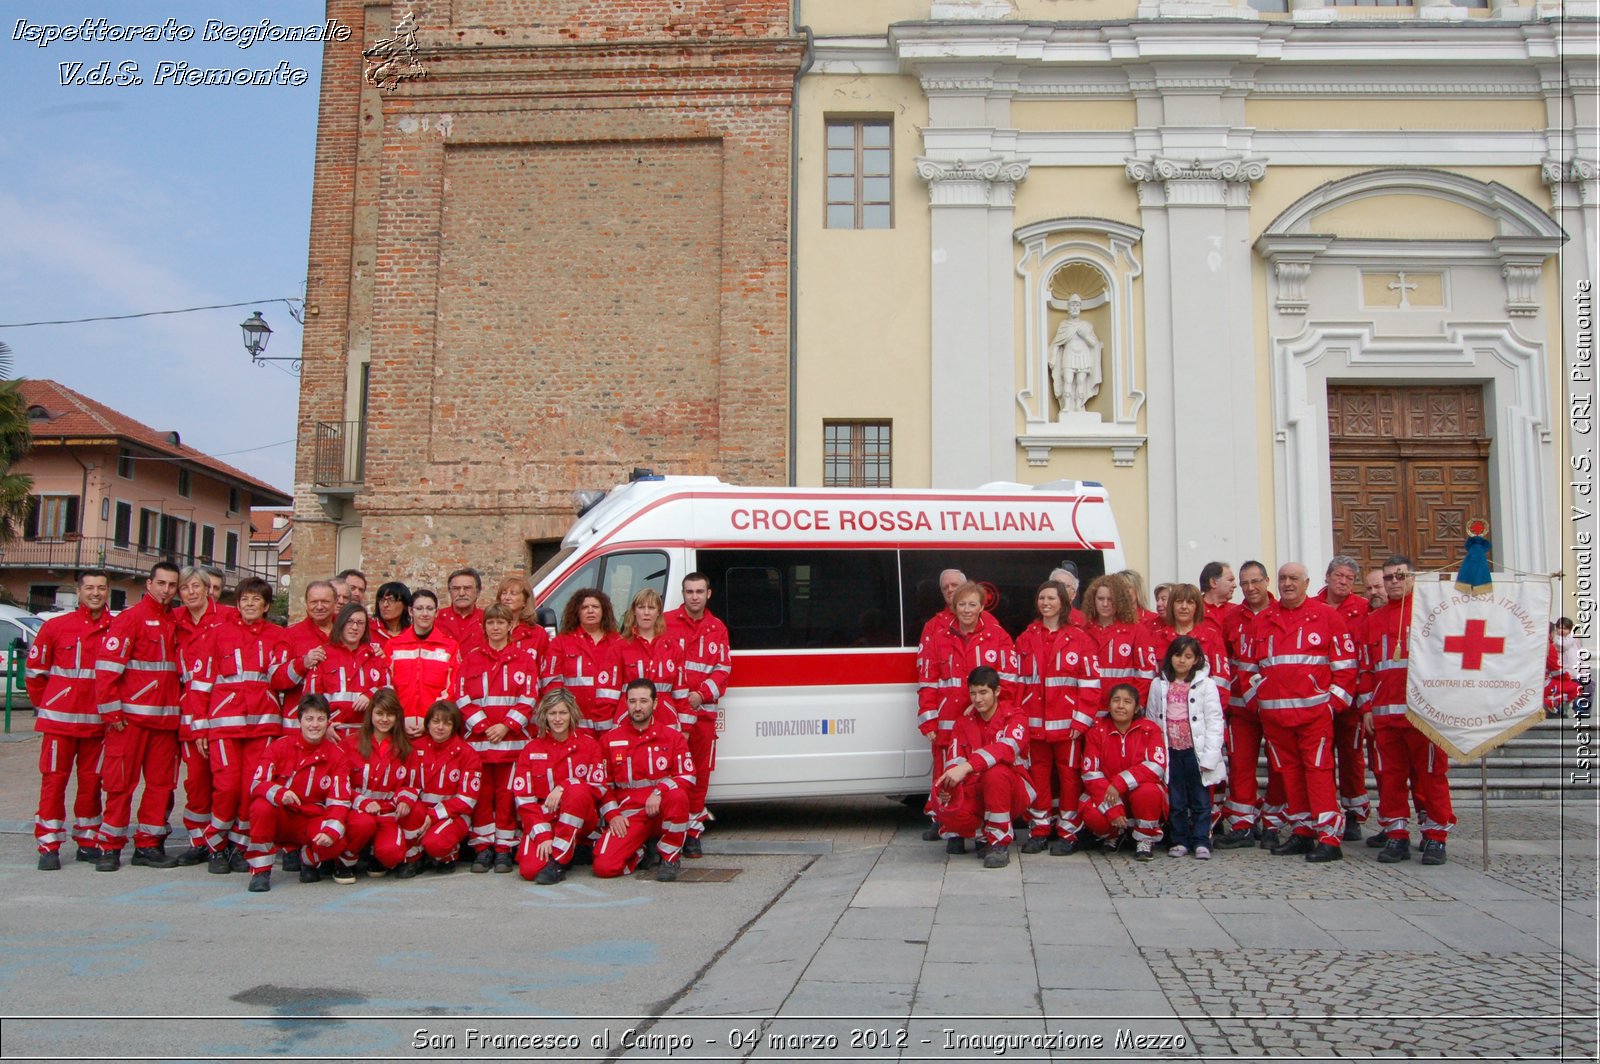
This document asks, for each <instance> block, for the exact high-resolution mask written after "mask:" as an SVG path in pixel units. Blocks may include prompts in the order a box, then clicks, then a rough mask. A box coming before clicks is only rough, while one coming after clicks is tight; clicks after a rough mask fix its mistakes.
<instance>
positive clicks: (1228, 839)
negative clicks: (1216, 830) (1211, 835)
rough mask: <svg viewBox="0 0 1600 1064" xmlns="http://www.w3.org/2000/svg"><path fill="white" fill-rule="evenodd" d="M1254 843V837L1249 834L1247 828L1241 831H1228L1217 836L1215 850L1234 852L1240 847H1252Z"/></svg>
mask: <svg viewBox="0 0 1600 1064" xmlns="http://www.w3.org/2000/svg"><path fill="white" fill-rule="evenodd" d="M1255 841H1256V837H1255V835H1253V834H1251V832H1250V829H1249V828H1245V829H1244V830H1243V831H1230V832H1227V833H1226V834H1223V835H1218V836H1217V842H1216V849H1219V850H1235V849H1238V848H1239V847H1241V846H1253V845H1255Z"/></svg>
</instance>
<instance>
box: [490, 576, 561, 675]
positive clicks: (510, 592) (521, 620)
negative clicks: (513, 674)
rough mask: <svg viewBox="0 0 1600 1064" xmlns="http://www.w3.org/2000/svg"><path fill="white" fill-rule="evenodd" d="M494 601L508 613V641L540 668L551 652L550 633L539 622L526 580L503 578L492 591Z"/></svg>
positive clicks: (531, 589)
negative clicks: (509, 628)
mask: <svg viewBox="0 0 1600 1064" xmlns="http://www.w3.org/2000/svg"><path fill="white" fill-rule="evenodd" d="M494 600H495V601H496V602H498V603H500V605H502V606H504V607H505V608H506V609H508V610H510V611H511V617H512V620H511V641H512V642H513V643H515V644H517V645H518V646H520V647H521V648H522V649H523V650H525V651H527V653H528V656H529V657H531V658H533V660H534V661H537V662H539V663H540V667H541V668H543V665H544V660H545V656H546V655H547V654H549V653H550V633H549V632H547V631H545V629H544V625H542V624H540V623H539V617H538V613H537V611H535V610H534V608H533V588H532V587H531V586H530V585H529V583H528V581H527V580H526V579H524V578H523V577H520V576H517V575H516V574H515V573H513V574H512V575H511V576H508V577H506V578H504V579H503V580H501V581H500V586H499V587H497V588H495V591H494Z"/></svg>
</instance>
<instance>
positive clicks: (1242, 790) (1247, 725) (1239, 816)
mask: <svg viewBox="0 0 1600 1064" xmlns="http://www.w3.org/2000/svg"><path fill="white" fill-rule="evenodd" d="M1202 586H1203V585H1202ZM1215 586H1216V585H1215V584H1213V587H1215ZM1239 587H1240V589H1241V590H1243V592H1244V604H1243V605H1241V606H1237V607H1235V608H1234V609H1233V611H1232V612H1231V613H1229V614H1228V615H1227V616H1226V618H1225V619H1224V621H1223V625H1224V630H1223V635H1225V636H1226V637H1227V642H1228V665H1229V667H1230V668H1231V669H1232V671H1233V677H1232V679H1231V680H1230V681H1229V693H1228V705H1227V706H1226V707H1225V708H1224V710H1223V717H1224V723H1225V726H1226V730H1227V746H1228V800H1227V802H1226V803H1225V804H1224V806H1223V810H1224V812H1223V819H1224V820H1225V821H1226V823H1227V826H1228V831H1227V833H1226V834H1224V835H1220V836H1218V837H1217V840H1216V848H1217V849H1219V850H1226V849H1231V848H1234V847H1239V846H1253V845H1254V844H1255V833H1256V831H1257V830H1258V829H1259V831H1260V833H1261V845H1263V846H1275V845H1277V843H1278V840H1277V839H1276V838H1275V837H1274V836H1276V835H1277V833H1278V829H1279V827H1281V826H1282V824H1283V815H1284V798H1283V777H1282V775H1281V774H1280V773H1279V772H1278V769H1277V766H1276V765H1274V764H1273V763H1272V759H1271V758H1268V759H1267V794H1266V802H1265V804H1263V803H1262V800H1261V789H1260V784H1259V782H1258V777H1257V775H1256V773H1257V771H1258V769H1257V767H1256V766H1257V765H1258V764H1259V762H1260V759H1261V717H1260V715H1259V714H1258V713H1257V712H1256V711H1255V708H1254V707H1253V706H1251V705H1249V703H1248V702H1247V701H1246V700H1245V691H1246V688H1247V687H1248V686H1249V677H1248V676H1245V675H1243V674H1242V673H1241V671H1240V670H1241V669H1242V668H1243V666H1244V651H1243V644H1244V634H1245V631H1246V629H1248V628H1249V627H1250V625H1251V623H1252V622H1254V621H1255V619H1256V617H1257V616H1259V615H1260V613H1261V611H1262V610H1264V609H1266V608H1267V607H1268V606H1270V605H1272V604H1273V602H1274V599H1273V597H1272V591H1271V584H1270V583H1269V581H1268V579H1267V567H1266V566H1265V565H1262V564H1261V563H1260V562H1258V561H1255V560H1251V561H1247V562H1245V563H1244V564H1243V565H1241V566H1239ZM1208 601H1209V600H1208ZM1207 619H1209V607H1208V613H1207ZM1221 693H1222V692H1221V691H1218V694H1221Z"/></svg>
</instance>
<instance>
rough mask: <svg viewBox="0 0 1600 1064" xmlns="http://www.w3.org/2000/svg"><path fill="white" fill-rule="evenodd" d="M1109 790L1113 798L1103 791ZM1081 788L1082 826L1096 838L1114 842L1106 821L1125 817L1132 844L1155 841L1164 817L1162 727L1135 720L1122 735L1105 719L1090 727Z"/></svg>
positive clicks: (1109, 821) (1157, 838)
mask: <svg viewBox="0 0 1600 1064" xmlns="http://www.w3.org/2000/svg"><path fill="white" fill-rule="evenodd" d="M1113 787H1115V788H1116V790H1117V797H1116V798H1112V797H1111V795H1110V794H1109V793H1108V792H1109V791H1110V790H1111V788H1113ZM1083 790H1084V796H1083V803H1082V806H1081V809H1082V812H1083V821H1084V826H1085V827H1087V828H1088V829H1089V830H1090V831H1092V832H1093V833H1094V834H1095V835H1097V836H1099V837H1100V838H1102V839H1107V840H1109V839H1112V838H1114V837H1115V836H1116V834H1117V831H1116V829H1115V828H1113V827H1112V826H1111V822H1112V821H1113V820H1115V819H1117V818H1118V817H1120V816H1126V817H1127V818H1128V819H1129V820H1131V821H1133V837H1134V840H1135V841H1136V842H1147V843H1150V844H1151V845H1154V844H1155V843H1157V842H1159V841H1160V840H1161V822H1162V820H1164V819H1165V818H1166V815H1167V740H1166V737H1165V736H1164V735H1162V734H1161V726H1160V725H1159V724H1157V723H1156V722H1155V721H1153V720H1150V719H1149V718H1148V717H1138V718H1136V719H1135V720H1134V721H1133V722H1132V723H1131V724H1129V725H1128V730H1127V731H1126V732H1120V731H1118V730H1117V726H1116V725H1115V724H1114V723H1112V722H1111V721H1110V720H1109V719H1107V720H1102V721H1100V722H1098V723H1097V724H1095V726H1094V727H1093V728H1090V729H1089V734H1088V735H1086V736H1085V737H1084V740H1083Z"/></svg>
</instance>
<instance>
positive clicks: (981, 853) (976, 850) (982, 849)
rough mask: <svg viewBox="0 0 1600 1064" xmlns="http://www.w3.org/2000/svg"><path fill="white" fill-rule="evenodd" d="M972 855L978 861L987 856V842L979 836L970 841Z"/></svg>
mask: <svg viewBox="0 0 1600 1064" xmlns="http://www.w3.org/2000/svg"><path fill="white" fill-rule="evenodd" d="M972 856H974V857H976V858H977V859H978V860H980V861H981V860H983V859H984V858H985V857H987V856H989V844H988V843H987V842H984V841H983V839H981V838H979V839H976V840H975V841H974V842H973V843H972Z"/></svg>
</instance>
